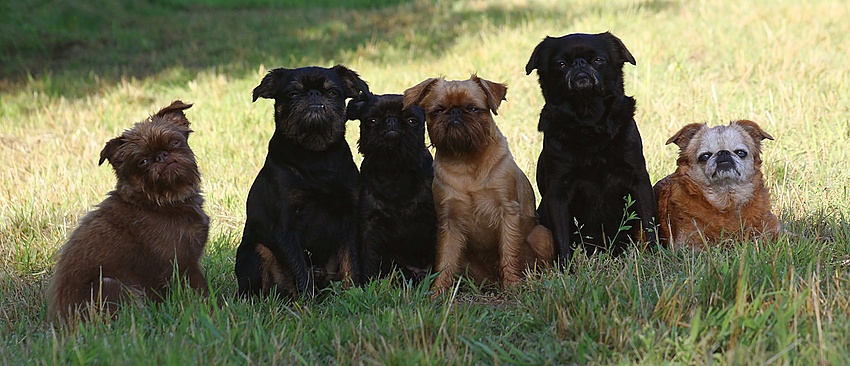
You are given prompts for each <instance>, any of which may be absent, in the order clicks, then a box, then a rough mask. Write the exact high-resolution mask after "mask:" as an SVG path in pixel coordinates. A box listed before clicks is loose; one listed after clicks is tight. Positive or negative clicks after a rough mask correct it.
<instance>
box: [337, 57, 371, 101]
mask: <svg viewBox="0 0 850 366" xmlns="http://www.w3.org/2000/svg"><path fill="white" fill-rule="evenodd" d="M331 70H333V71H334V72H335V73H336V74H337V75H339V77H340V78H341V79H342V82H343V83H345V97H346V98H358V97H361V96H363V97H366V99H368V98H369V97H371V96H372V93H371V92H370V91H369V85H368V84H366V82H365V81H363V79H361V78H360V75H357V73H356V72H354V71H352V70H351V69H349V68H347V67H345V66H342V65H336V66H334V67H332V68H331Z"/></svg>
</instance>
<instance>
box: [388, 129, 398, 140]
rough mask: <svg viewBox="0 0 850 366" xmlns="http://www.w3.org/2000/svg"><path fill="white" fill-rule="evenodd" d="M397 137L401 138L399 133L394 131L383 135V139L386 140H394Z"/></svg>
mask: <svg viewBox="0 0 850 366" xmlns="http://www.w3.org/2000/svg"><path fill="white" fill-rule="evenodd" d="M399 136H401V132H398V131H396V130H389V131H387V132H385V133H384V137H387V138H393V139H394V138H397V137H399Z"/></svg>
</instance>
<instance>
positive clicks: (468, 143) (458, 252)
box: [404, 75, 553, 296]
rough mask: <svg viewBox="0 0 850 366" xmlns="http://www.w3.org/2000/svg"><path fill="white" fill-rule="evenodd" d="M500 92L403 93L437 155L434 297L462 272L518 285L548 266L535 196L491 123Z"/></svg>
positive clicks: (484, 86) (461, 84)
mask: <svg viewBox="0 0 850 366" xmlns="http://www.w3.org/2000/svg"><path fill="white" fill-rule="evenodd" d="M506 93H507V87H506V86H504V85H502V84H498V83H494V82H492V81H488V80H484V79H481V78H479V77H478V76H476V75H472V77H471V78H470V79H469V80H464V81H446V80H445V79H443V78H439V79H435V78H432V79H427V80H425V81H423V82H422V83H420V84H419V85H416V86H414V87H412V88H410V89H407V90H406V91H405V92H404V107H405V108H408V107H410V106H412V105H419V106H420V107H422V109H423V110H424V111H425V115H426V120H427V127H428V134H429V135H430V137H431V143H432V144H433V145H434V147H436V153H435V156H434V184H433V189H434V202H435V205H436V209H437V217H438V222H439V231H438V237H437V267H436V269H437V270H438V271H441V273H440V274H439V275H438V277H437V279H436V280H435V282H434V289H435V296H436V295H438V294H440V293H441V292H442V291H444V290H445V289H446V288H449V287H451V286H452V283H453V281H454V275H455V274H457V273H459V272H461V271H462V270H463V269H466V270H467V271H468V272H469V274H470V275H471V276H472V277H473V279H475V280H476V281H477V282H481V281H483V280H485V279H490V280H499V281H501V284H502V287H503V288H507V287H509V286H515V285H517V284H518V283H519V282H520V280H521V279H522V278H523V276H524V274H523V271H524V270H525V269H526V268H528V267H533V266H535V265H547V264H548V263H549V262H550V261H552V260H553V247H552V234H551V233H550V232H549V230H547V229H546V228H544V227H543V226H541V225H539V224H538V223H537V213H536V211H535V202H534V191H533V190H532V188H531V183H529V181H528V178H526V176H525V174H524V173H523V172H522V170H520V169H519V167H518V166H517V165H516V163H515V162H514V159H513V157H512V156H511V152H510V150H509V149H508V142H507V140H506V139H505V137H504V136H503V135H502V133H501V132H500V131H499V129H498V128H497V127H496V124H495V122H494V121H493V116H492V115H491V114H490V112H491V111H492V112H493V113H494V114H495V113H496V110H497V109H498V108H499V105H500V104H501V102H502V100H504V99H505V94H506Z"/></svg>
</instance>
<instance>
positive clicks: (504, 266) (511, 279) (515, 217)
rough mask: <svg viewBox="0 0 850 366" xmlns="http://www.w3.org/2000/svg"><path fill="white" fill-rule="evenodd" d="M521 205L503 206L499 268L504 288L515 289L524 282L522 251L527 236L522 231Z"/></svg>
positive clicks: (512, 203) (504, 204)
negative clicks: (521, 261) (521, 260)
mask: <svg viewBox="0 0 850 366" xmlns="http://www.w3.org/2000/svg"><path fill="white" fill-rule="evenodd" d="M519 210H520V208H519V203H517V202H511V203H510V204H508V203H503V204H502V227H501V233H500V235H499V262H500V263H499V267H500V268H501V275H502V288H503V289H507V288H508V287H514V286H516V285H518V284H519V282H520V281H521V280H522V276H521V274H522V271H523V270H524V268H523V266H522V265H521V263H520V260H519V258H520V250H521V248H522V243H523V242H524V241H525V236H524V235H522V231H521V229H520V222H521V218H520V216H519Z"/></svg>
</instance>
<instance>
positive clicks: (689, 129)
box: [664, 123, 706, 150]
mask: <svg viewBox="0 0 850 366" xmlns="http://www.w3.org/2000/svg"><path fill="white" fill-rule="evenodd" d="M703 128H706V125H705V123H691V124H688V125H686V126H685V127H682V129H681V130H679V132H676V134H674V135H673V137H670V138H669V139H667V142H665V143H664V145H669V144H671V143H673V144H676V145H677V146H679V149H681V150H684V149H685V148H686V147H688V143H689V142H690V141H691V139H692V138H694V135H696V134H697V132H699V131H700V130H702V129H703Z"/></svg>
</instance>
